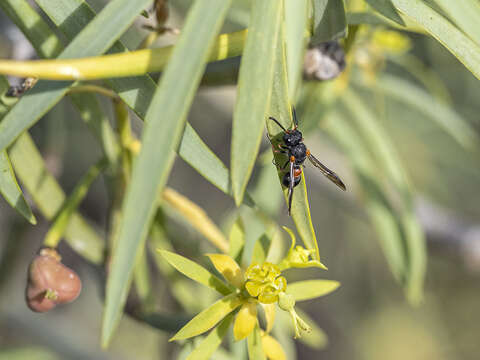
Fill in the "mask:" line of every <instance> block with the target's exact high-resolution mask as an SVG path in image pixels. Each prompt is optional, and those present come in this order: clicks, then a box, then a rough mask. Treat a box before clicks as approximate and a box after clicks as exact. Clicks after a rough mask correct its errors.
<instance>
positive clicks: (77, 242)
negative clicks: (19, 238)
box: [9, 132, 105, 264]
mask: <svg viewBox="0 0 480 360" xmlns="http://www.w3.org/2000/svg"><path fill="white" fill-rule="evenodd" d="M9 153H10V159H11V160H12V164H13V167H14V168H15V172H16V174H17V176H18V179H19V180H20V181H21V182H22V184H23V185H24V186H25V188H26V189H27V191H28V192H29V194H30V195H31V196H32V199H33V201H34V203H35V204H36V205H37V207H38V209H39V210H40V212H41V213H42V215H43V216H45V217H46V218H47V219H48V220H50V219H52V218H53V217H54V216H55V215H56V214H57V213H58V210H59V209H60V207H61V206H62V204H63V203H64V201H65V194H64V192H63V190H62V188H61V187H60V185H59V184H58V183H57V181H56V180H55V178H54V177H53V176H52V175H51V174H50V172H49V171H48V170H47V168H46V166H45V163H44V161H43V159H42V156H41V155H40V152H39V151H38V149H37V147H36V146H35V144H34V142H33V140H32V138H31V137H30V135H29V134H28V133H27V132H26V133H23V134H22V135H21V136H20V137H19V138H18V139H17V141H16V142H15V143H14V144H13V145H12V146H11V147H10V150H9ZM65 237H66V240H67V243H68V244H69V245H70V246H71V247H72V248H73V249H74V250H75V251H76V252H77V253H78V254H80V255H81V256H83V257H85V258H86V259H88V260H89V261H91V262H93V263H95V264H100V263H101V262H102V261H103V256H104V246H105V245H104V241H103V239H102V238H101V237H100V236H99V235H98V234H97V232H96V231H95V230H94V229H93V228H92V227H91V226H90V225H89V224H88V223H87V222H86V221H85V219H83V218H82V217H81V216H79V215H78V214H74V215H73V216H72V217H71V220H70V222H69V223H68V226H67V229H66V231H65Z"/></svg>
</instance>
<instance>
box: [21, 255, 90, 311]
mask: <svg viewBox="0 0 480 360" xmlns="http://www.w3.org/2000/svg"><path fill="white" fill-rule="evenodd" d="M60 260H61V257H60V255H59V254H58V253H57V252H56V251H55V250H54V249H42V250H41V251H40V254H39V255H37V256H35V258H34V259H33V260H32V262H31V264H30V267H29V272H28V282H27V289H26V294H25V295H26V301H27V305H28V307H29V308H30V309H31V310H32V311H35V312H46V311H49V310H51V309H53V308H54V307H55V306H56V305H58V304H66V303H69V302H71V301H73V300H75V299H76V298H77V297H78V295H80V291H81V290H82V282H81V280H80V278H79V277H78V275H77V274H76V273H75V271H73V270H72V269H70V268H69V267H67V266H65V265H63V264H62V263H61V261H60Z"/></svg>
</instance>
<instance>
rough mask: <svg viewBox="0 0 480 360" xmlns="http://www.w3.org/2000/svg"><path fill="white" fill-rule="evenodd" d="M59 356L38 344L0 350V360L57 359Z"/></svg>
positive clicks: (6, 347)
mask: <svg viewBox="0 0 480 360" xmlns="http://www.w3.org/2000/svg"><path fill="white" fill-rule="evenodd" d="M60 358H61V357H60V356H58V355H57V354H55V353H53V352H51V351H49V350H48V349H46V348H43V347H39V346H22V347H20V346H19V347H14V348H13V347H12V348H8V346H5V347H4V348H3V349H1V350H0V360H25V359H30V360H58V359H60Z"/></svg>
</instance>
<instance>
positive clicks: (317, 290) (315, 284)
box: [287, 280, 340, 301]
mask: <svg viewBox="0 0 480 360" xmlns="http://www.w3.org/2000/svg"><path fill="white" fill-rule="evenodd" d="M339 286H340V283H339V282H338V281H333V280H304V281H297V282H293V283H288V285H287V294H291V295H293V297H294V298H295V301H303V300H310V299H314V298H316V297H319V296H324V295H327V294H330V293H331V292H332V291H334V290H336V289H337V288H338V287H339Z"/></svg>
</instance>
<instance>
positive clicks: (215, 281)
mask: <svg viewBox="0 0 480 360" xmlns="http://www.w3.org/2000/svg"><path fill="white" fill-rule="evenodd" d="M157 251H158V252H159V253H160V254H161V255H162V256H163V258H164V259H165V260H167V261H168V262H169V264H170V265H172V266H173V267H174V268H175V269H177V270H178V271H180V272H181V273H182V274H184V275H185V276H187V277H189V278H190V279H192V280H195V281H197V282H199V283H200V284H203V285H205V286H208V287H210V288H212V289H214V290H217V291H218V292H219V293H220V294H222V295H227V294H229V293H231V292H232V289H230V288H229V287H228V286H227V285H226V284H225V283H224V282H223V281H222V280H220V279H219V278H218V277H216V276H215V275H213V274H212V273H210V272H209V271H208V270H206V269H205V268H204V267H202V266H200V265H198V264H197V263H196V262H193V261H191V260H189V259H187V258H186V257H183V256H181V255H178V254H176V253H174V252H170V251H166V250H157Z"/></svg>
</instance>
